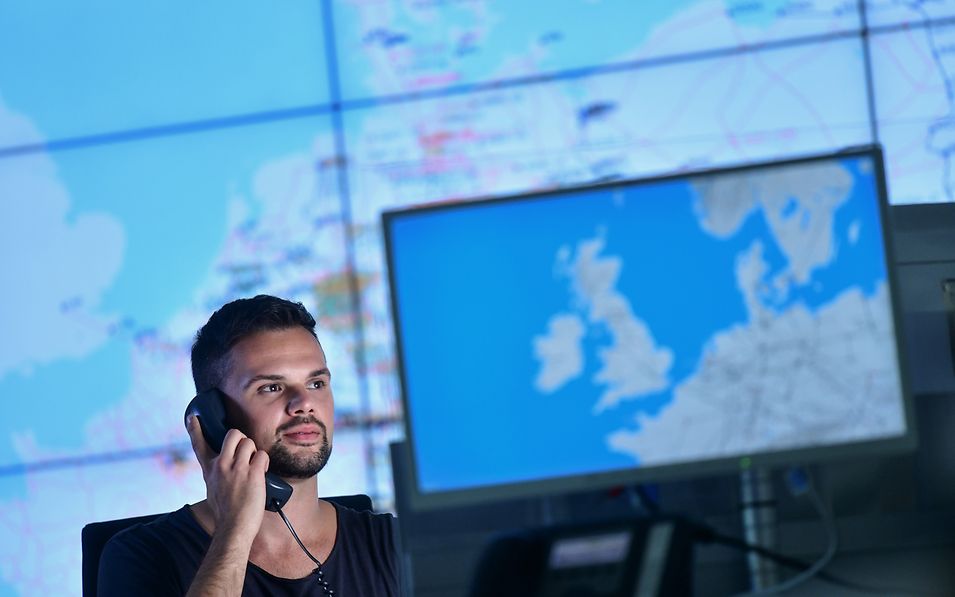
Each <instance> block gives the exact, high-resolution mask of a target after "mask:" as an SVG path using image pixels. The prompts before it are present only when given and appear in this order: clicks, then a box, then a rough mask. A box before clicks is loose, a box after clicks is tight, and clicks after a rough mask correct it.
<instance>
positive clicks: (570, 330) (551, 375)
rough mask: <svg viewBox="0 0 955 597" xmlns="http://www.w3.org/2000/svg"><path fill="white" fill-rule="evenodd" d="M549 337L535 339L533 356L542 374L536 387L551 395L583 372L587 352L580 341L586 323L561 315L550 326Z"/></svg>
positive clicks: (552, 320)
mask: <svg viewBox="0 0 955 597" xmlns="http://www.w3.org/2000/svg"><path fill="white" fill-rule="evenodd" d="M547 330H548V332H547V335H546V336H537V337H535V338H534V356H535V357H537V359H538V360H539V361H540V362H541V365H542V366H541V370H540V372H539V373H538V375H537V379H536V380H535V381H534V387H535V388H537V390H538V391H539V392H541V393H544V394H550V393H552V392H554V391H556V390H558V389H559V388H561V387H562V386H563V385H564V384H565V383H567V382H568V381H570V380H571V379H575V378H576V377H578V376H579V375H580V374H581V373H582V372H583V370H584V351H583V349H582V348H581V346H580V340H581V339H582V338H583V337H584V334H585V333H586V331H587V330H586V327H585V326H584V323H583V322H582V321H581V320H580V318H579V317H577V316H576V315H574V314H569V313H560V314H558V315H554V316H553V317H551V318H550V321H548V322H547Z"/></svg>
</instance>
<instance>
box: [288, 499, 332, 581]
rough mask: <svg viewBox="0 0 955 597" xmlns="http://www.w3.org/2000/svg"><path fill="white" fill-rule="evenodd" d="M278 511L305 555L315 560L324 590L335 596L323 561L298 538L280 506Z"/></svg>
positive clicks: (319, 579)
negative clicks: (323, 566)
mask: <svg viewBox="0 0 955 597" xmlns="http://www.w3.org/2000/svg"><path fill="white" fill-rule="evenodd" d="M276 511H277V512H278V513H279V516H281V517H282V521H283V522H285V526H287V527H288V530H290V531H291V532H292V536H293V537H295V541H296V543H298V546H299V547H301V548H302V551H304V552H305V555H307V556H308V559H310V560H312V561H313V562H315V574H316V575H317V576H318V582H319V583H320V584H321V585H322V590H323V591H324V592H325V594H326V595H328V597H334V595H335V589H333V588H331V587H330V586H328V581H327V580H325V571H324V570H322V563H321V562H319V561H318V559H317V558H316V557H315V556H313V555H312V553H311V552H310V551H308V548H307V547H305V544H304V543H302V540H301V539H299V538H298V533H296V532H295V529H293V528H292V523H290V522H289V521H288V518H286V517H285V512H282V509H281V508H279V509H278V510H276Z"/></svg>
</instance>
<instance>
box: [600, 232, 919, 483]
mask: <svg viewBox="0 0 955 597" xmlns="http://www.w3.org/2000/svg"><path fill="white" fill-rule="evenodd" d="M761 253H762V247H761V245H760V244H759V243H758V242H757V243H754V244H753V245H751V247H750V249H749V250H748V251H747V252H746V253H745V254H744V255H743V256H741V258H740V259H739V261H738V263H737V281H738V283H739V286H740V289H741V291H742V292H743V294H744V297H746V303H747V306H748V307H749V308H750V309H751V311H750V318H749V321H748V322H747V323H746V324H742V325H737V326H734V327H733V328H730V329H729V330H726V331H724V332H722V333H719V334H717V335H716V336H714V338H713V339H712V341H711V342H710V343H709V345H708V346H707V347H706V349H705V351H704V355H703V356H702V358H701V361H700V363H699V366H698V368H697V370H696V372H695V373H694V374H693V375H692V376H690V377H689V378H688V379H687V380H686V381H684V382H683V383H681V384H680V385H679V386H677V388H676V389H675V390H674V396H673V400H672V402H671V403H670V404H669V405H668V406H667V407H666V408H665V409H664V410H663V411H662V412H661V413H660V414H659V415H657V416H656V417H651V416H648V415H647V414H645V413H640V414H638V415H637V416H636V421H635V422H636V428H635V429H621V430H619V431H616V432H614V433H612V434H611V435H610V436H609V437H608V445H609V446H610V448H611V449H613V450H615V451H618V452H621V453H624V454H629V455H632V456H634V457H635V458H636V459H638V461H639V462H640V464H641V466H648V465H661V464H669V463H676V462H685V461H692V460H696V459H700V458H707V459H709V458H718V457H721V456H722V457H728V456H735V455H743V454H749V453H754V452H760V451H766V450H781V449H786V448H789V447H794V446H798V447H811V446H821V445H827V444H832V443H842V442H847V441H853V440H860V439H874V438H879V437H888V436H892V435H896V434H899V433H901V432H903V431H904V426H905V419H904V414H903V412H902V410H901V402H900V400H899V392H900V382H899V379H898V376H897V368H896V362H897V356H896V354H895V346H896V344H895V339H894V334H893V331H892V326H893V324H892V317H891V311H890V308H889V300H888V295H887V290H886V286H885V284H884V283H882V284H881V285H880V286H879V288H878V290H877V292H876V293H875V294H874V295H873V296H872V297H866V296H864V295H863V294H862V292H861V291H860V290H858V289H855V288H849V289H846V290H845V291H844V292H842V293H841V294H839V295H838V296H837V297H836V298H835V299H834V300H833V301H831V302H830V303H829V304H827V305H825V306H823V307H821V308H820V309H819V310H818V311H817V312H816V313H811V312H810V311H809V310H808V309H807V308H805V307H804V306H802V305H797V306H794V307H792V308H790V309H788V310H787V311H785V312H783V313H781V314H771V313H769V312H767V311H766V310H765V309H763V308H762V307H760V306H758V305H754V304H753V302H752V301H753V297H754V295H755V288H754V284H755V283H756V282H757V281H758V280H759V279H760V277H761V274H762V273H763V272H764V271H765V267H766V266H765V264H764V263H763V262H762V258H761ZM754 306H755V308H754Z"/></svg>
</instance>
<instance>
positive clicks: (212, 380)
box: [192, 294, 318, 392]
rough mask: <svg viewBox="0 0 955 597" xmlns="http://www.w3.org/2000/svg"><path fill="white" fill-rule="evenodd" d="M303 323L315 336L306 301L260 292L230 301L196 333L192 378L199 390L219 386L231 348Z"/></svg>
mask: <svg viewBox="0 0 955 597" xmlns="http://www.w3.org/2000/svg"><path fill="white" fill-rule="evenodd" d="M298 326H301V327H303V328H305V329H306V330H308V331H309V333H310V334H312V336H313V337H315V339H316V340H317V339H318V336H316V335H315V318H314V317H312V316H311V314H310V313H309V312H308V310H306V309H305V306H304V305H302V303H293V302H292V301H288V300H285V299H282V298H278V297H275V296H270V295H267V294H260V295H258V296H254V297H252V298H244V299H238V300H234V301H232V302H231V303H226V304H225V305H222V307H220V308H219V310H218V311H216V312H215V313H213V314H212V317H210V318H209V321H208V322H206V324H205V325H204V326H202V327H201V328H199V331H198V332H196V340H195V342H193V343H192V380H193V382H194V383H195V384H196V392H204V391H206V390H210V389H212V388H218V387H220V385H221V384H222V380H223V378H225V376H226V373H227V370H228V365H229V351H230V350H232V347H233V346H235V345H236V344H238V343H239V341H241V340H242V339H243V338H247V337H249V336H252V335H254V334H258V333H259V332H268V331H274V330H285V329H289V328H294V327H298Z"/></svg>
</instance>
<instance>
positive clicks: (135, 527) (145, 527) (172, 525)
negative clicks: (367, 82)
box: [107, 506, 204, 549]
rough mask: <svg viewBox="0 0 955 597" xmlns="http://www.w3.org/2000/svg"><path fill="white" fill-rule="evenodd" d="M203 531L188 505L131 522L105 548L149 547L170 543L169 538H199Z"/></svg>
mask: <svg viewBox="0 0 955 597" xmlns="http://www.w3.org/2000/svg"><path fill="white" fill-rule="evenodd" d="M203 534H204V532H203V531H202V528H201V527H200V526H199V525H198V523H196V522H195V519H194V518H193V517H192V514H191V513H190V511H189V507H188V506H183V507H182V508H180V509H178V510H174V511H172V512H167V513H164V514H158V515H156V516H155V517H153V518H152V519H148V520H144V521H141V522H137V523H134V524H131V525H130V526H128V527H126V528H124V529H122V530H120V531H118V532H117V533H116V534H115V535H113V537H112V538H111V539H110V540H109V542H107V548H114V549H115V548H116V547H117V546H125V547H127V548H144V547H145V548H150V547H155V546H163V545H170V543H169V542H170V541H171V540H176V541H179V542H181V541H182V539H183V538H185V537H190V538H192V539H193V540H196V539H201V538H202V535H203Z"/></svg>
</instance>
